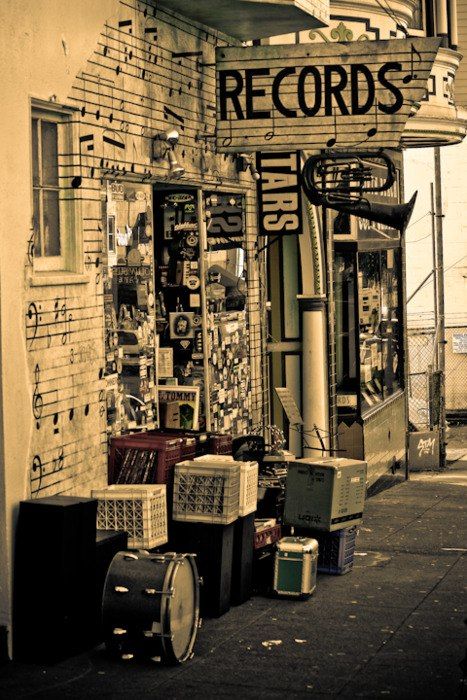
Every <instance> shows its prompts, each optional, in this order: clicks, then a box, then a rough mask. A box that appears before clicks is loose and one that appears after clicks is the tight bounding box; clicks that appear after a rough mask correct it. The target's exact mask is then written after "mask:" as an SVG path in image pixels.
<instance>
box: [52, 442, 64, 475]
mask: <svg viewBox="0 0 467 700" xmlns="http://www.w3.org/2000/svg"><path fill="white" fill-rule="evenodd" d="M64 464H65V455H64V453H63V447H62V448H61V450H60V452H59V454H58V457H55V459H53V460H52V472H51V473H52V474H55V473H56V472H60V471H62V469H63V467H64Z"/></svg>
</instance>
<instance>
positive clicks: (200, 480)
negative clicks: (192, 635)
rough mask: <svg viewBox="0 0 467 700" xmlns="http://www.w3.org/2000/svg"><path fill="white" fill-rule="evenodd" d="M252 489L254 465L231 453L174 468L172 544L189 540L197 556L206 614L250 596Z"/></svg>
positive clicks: (255, 477) (254, 492)
mask: <svg viewBox="0 0 467 700" xmlns="http://www.w3.org/2000/svg"><path fill="white" fill-rule="evenodd" d="M257 486H258V464H257V463H256V462H236V461H234V460H233V458H232V456H231V455H223V454H206V455H201V456H199V457H197V458H196V459H194V460H186V461H184V462H181V463H180V464H177V465H176V467H175V478H174V500H173V518H174V529H175V530H176V533H177V539H178V541H177V545H178V544H183V543H184V544H185V546H188V542H189V543H190V546H191V550H193V551H195V552H196V554H197V555H198V564H199V568H200V571H201V575H202V576H203V579H204V582H205V586H204V589H203V592H202V600H201V605H202V609H203V614H205V615H213V616H218V615H221V614H223V613H224V612H226V611H227V610H228V609H229V607H230V604H231V603H234V604H238V603H241V602H244V601H245V600H247V599H248V598H249V597H250V595H251V592H252V584H251V582H252V542H253V528H254V511H255V509H256V497H257ZM188 523H189V525H188Z"/></svg>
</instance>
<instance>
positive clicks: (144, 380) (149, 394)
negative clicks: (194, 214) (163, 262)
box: [103, 181, 158, 434]
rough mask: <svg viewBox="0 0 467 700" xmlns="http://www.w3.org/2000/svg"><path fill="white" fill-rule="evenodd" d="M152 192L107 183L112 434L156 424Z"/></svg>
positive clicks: (106, 290) (105, 214)
mask: <svg viewBox="0 0 467 700" xmlns="http://www.w3.org/2000/svg"><path fill="white" fill-rule="evenodd" d="M151 200H152V188H151V187H150V186H149V185H143V184H134V183H122V182H116V181H114V182H107V184H106V187H105V190H104V192H103V224H104V227H105V229H104V230H105V231H106V242H107V245H106V247H107V250H106V255H107V265H106V267H105V276H104V314H105V358H106V364H105V374H106V380H107V381H106V386H107V423H108V430H109V432H110V433H112V434H118V433H120V432H124V431H125V430H131V429H135V428H138V427H140V426H146V427H154V426H156V425H157V423H158V411H157V377H156V368H157V363H156V355H157V334H156V314H155V293H154V291H155V289H154V255H153V227H152V206H151Z"/></svg>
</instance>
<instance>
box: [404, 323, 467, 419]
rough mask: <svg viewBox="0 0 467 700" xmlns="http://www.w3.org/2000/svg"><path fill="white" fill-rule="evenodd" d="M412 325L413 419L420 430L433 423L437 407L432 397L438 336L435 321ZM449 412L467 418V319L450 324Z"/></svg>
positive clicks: (447, 404) (410, 394) (448, 337)
mask: <svg viewBox="0 0 467 700" xmlns="http://www.w3.org/2000/svg"><path fill="white" fill-rule="evenodd" d="M430 321H431V319H426V320H425V321H424V322H425V324H426V325H425V327H423V328H422V327H410V326H409V328H408V354H409V358H408V359H409V387H408V389H409V392H408V393H409V420H410V422H411V423H412V425H413V426H415V427H416V428H417V430H425V429H427V428H429V427H430V418H431V421H432V422H433V418H434V416H435V414H436V411H437V407H436V406H434V405H433V400H432V399H430V394H431V391H432V380H431V378H430V376H431V372H432V371H433V369H434V368H435V361H436V352H437V346H438V343H437V338H436V331H435V328H434V324H433V323H432V322H430ZM445 353H446V355H445V357H446V374H445V383H446V413H447V416H448V418H450V419H456V418H459V419H461V420H465V419H466V418H467V323H462V324H456V325H451V324H449V323H447V324H446V346H445Z"/></svg>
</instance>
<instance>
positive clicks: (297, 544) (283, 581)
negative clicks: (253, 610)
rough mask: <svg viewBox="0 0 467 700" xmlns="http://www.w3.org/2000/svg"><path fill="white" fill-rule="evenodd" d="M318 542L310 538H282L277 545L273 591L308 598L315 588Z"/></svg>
mask: <svg viewBox="0 0 467 700" xmlns="http://www.w3.org/2000/svg"><path fill="white" fill-rule="evenodd" d="M317 566H318V542H317V541H316V540H314V539H311V538H310V537H283V538H282V539H281V540H279V542H278V543H277V551H276V558H275V564H274V591H275V592H276V593H278V594H279V595H287V596H309V595H311V594H312V593H313V591H314V590H315V588H316V571H317Z"/></svg>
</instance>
